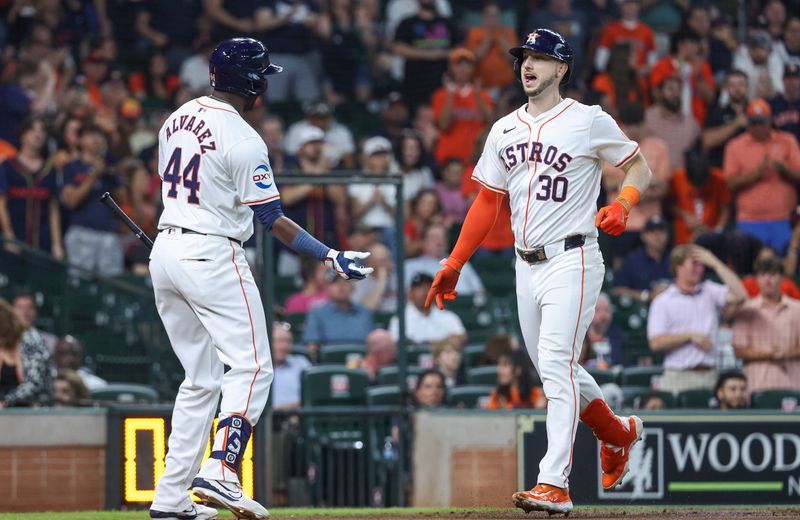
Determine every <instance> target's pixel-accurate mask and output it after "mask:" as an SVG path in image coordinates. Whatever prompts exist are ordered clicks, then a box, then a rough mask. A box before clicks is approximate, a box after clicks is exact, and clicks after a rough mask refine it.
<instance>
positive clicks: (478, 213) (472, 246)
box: [445, 188, 506, 272]
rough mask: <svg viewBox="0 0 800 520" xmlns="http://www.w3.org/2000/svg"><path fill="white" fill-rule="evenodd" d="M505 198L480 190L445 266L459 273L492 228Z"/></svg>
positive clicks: (492, 192) (489, 191)
mask: <svg viewBox="0 0 800 520" xmlns="http://www.w3.org/2000/svg"><path fill="white" fill-rule="evenodd" d="M505 197H506V196H505V195H502V194H500V193H496V192H494V191H491V190H488V189H486V188H481V191H479V192H478V196H477V197H476V198H475V202H473V203H472V206H471V207H470V208H469V211H468V212H467V217H466V218H465V219H464V225H463V226H462V227H461V233H460V234H459V235H458V240H457V241H456V246H455V247H454V248H453V252H452V253H450V257H449V258H448V259H447V262H446V263H445V265H447V266H449V267H452V268H453V269H455V270H456V271H458V272H461V268H462V267H463V266H464V264H465V263H467V260H469V259H470V257H471V256H472V255H473V254H474V253H475V251H476V250H477V249H478V247H480V245H481V243H482V242H483V240H484V239H485V238H486V236H487V235H488V234H489V231H491V230H492V228H493V227H494V224H495V222H496V221H497V215H498V214H499V213H500V205H501V204H503V203H504V199H505Z"/></svg>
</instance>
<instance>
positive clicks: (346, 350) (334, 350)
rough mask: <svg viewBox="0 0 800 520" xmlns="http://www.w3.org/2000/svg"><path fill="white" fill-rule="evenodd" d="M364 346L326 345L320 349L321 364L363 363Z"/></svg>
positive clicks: (352, 344)
mask: <svg viewBox="0 0 800 520" xmlns="http://www.w3.org/2000/svg"><path fill="white" fill-rule="evenodd" d="M364 354H365V351H364V345H359V344H356V343H348V344H346V345H324V346H322V347H321V348H320V349H319V363H320V364H338V365H348V364H349V363H350V362H353V363H359V364H360V363H361V360H362V359H364Z"/></svg>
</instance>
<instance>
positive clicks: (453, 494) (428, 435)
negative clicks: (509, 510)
mask: <svg viewBox="0 0 800 520" xmlns="http://www.w3.org/2000/svg"><path fill="white" fill-rule="evenodd" d="M414 435H415V438H414V455H413V457H414V458H413V465H414V470H413V475H414V484H413V505H414V506H415V507H451V506H452V507H507V506H508V504H509V500H510V497H511V494H512V493H514V492H515V491H517V489H516V486H517V420H516V416H515V415H514V414H513V413H505V412H479V411H469V412H461V411H442V412H420V413H418V414H417V415H416V417H415V420H414Z"/></svg>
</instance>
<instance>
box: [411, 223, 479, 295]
mask: <svg viewBox="0 0 800 520" xmlns="http://www.w3.org/2000/svg"><path fill="white" fill-rule="evenodd" d="M448 246H449V244H448V242H447V230H446V229H445V227H444V226H443V225H441V224H431V225H430V226H428V227H427V229H425V232H424V233H423V235H422V255H420V256H418V257H416V258H410V259H408V260H406V262H405V278H406V280H405V286H406V287H408V286H409V282H410V281H411V278H413V277H414V275H416V274H418V273H425V274H429V275H431V276H432V277H433V276H436V273H437V272H439V269H441V268H442V265H441V264H440V263H439V262H441V260H442V259H443V258H444V257H446V256H447V249H448ZM456 291H458V294H460V295H463V296H468V295H473V294H475V293H479V292H483V291H484V288H483V282H481V279H480V277H479V276H478V273H477V272H475V268H474V267H472V265H471V264H470V263H469V262H467V263H465V264H464V267H462V268H461V276H460V277H459V278H458V283H457V284H456Z"/></svg>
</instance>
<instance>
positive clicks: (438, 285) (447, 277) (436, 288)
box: [425, 264, 461, 310]
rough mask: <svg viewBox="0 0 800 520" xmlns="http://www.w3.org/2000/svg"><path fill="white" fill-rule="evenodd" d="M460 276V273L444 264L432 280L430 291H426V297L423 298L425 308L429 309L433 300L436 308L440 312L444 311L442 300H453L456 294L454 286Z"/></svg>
mask: <svg viewBox="0 0 800 520" xmlns="http://www.w3.org/2000/svg"><path fill="white" fill-rule="evenodd" d="M460 275H461V273H459V272H458V271H456V270H455V269H453V268H452V267H450V266H449V265H447V264H445V265H444V267H442V268H441V269H440V270H439V272H438V273H436V277H435V278H434V279H433V285H431V290H430V291H428V297H427V298H425V308H426V309H429V308H430V306H431V303H433V300H436V306H437V307H439V309H440V310H444V300H455V299H456V295H457V294H458V292H456V284H457V283H458V277H459V276H460Z"/></svg>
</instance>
